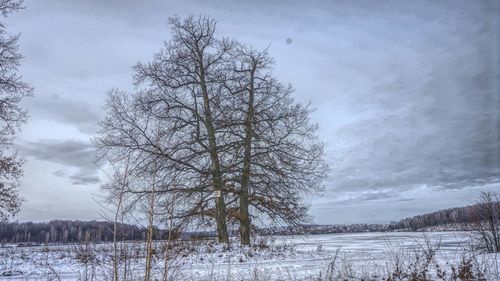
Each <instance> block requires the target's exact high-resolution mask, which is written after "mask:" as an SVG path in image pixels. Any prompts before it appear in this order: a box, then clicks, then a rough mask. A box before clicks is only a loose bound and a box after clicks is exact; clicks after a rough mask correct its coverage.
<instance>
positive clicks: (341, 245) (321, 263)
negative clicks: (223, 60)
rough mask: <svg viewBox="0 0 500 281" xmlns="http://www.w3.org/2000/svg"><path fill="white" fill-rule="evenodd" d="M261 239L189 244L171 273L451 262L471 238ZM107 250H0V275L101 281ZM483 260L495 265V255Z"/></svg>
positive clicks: (275, 276)
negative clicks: (255, 243) (252, 243)
mask: <svg viewBox="0 0 500 281" xmlns="http://www.w3.org/2000/svg"><path fill="white" fill-rule="evenodd" d="M266 240H267V244H268V245H269V248H267V247H262V248H248V247H239V246H234V247H232V250H230V251H228V250H225V249H223V248H222V247H221V246H219V245H216V244H214V243H210V242H206V241H205V242H200V241H197V242H189V243H188V244H186V245H185V248H186V250H185V251H184V252H183V254H181V255H178V257H177V259H176V261H175V262H174V263H172V265H171V271H172V272H174V271H175V272H176V273H175V274H176V275H177V276H181V277H182V279H183V280H211V279H220V278H223V279H224V280H228V279H229V280H233V279H234V280H251V279H252V274H253V275H255V276H267V277H266V279H268V280H269V281H270V280H289V279H296V280H307V279H308V278H312V277H313V276H318V275H319V274H321V272H323V271H325V270H326V269H327V268H328V266H329V264H330V263H331V262H332V261H333V260H336V262H337V263H339V264H341V265H342V266H346V265H348V266H349V267H351V268H353V270H355V271H366V272H368V271H372V270H374V269H375V270H382V269H383V268H387V267H388V266H389V265H390V264H391V262H394V261H393V260H392V259H394V258H395V257H406V258H407V257H409V256H411V255H413V254H415V253H419V252H422V251H425V250H426V249H428V248H429V246H430V247H431V248H433V249H436V250H437V252H436V260H437V261H438V262H439V263H447V262H451V261H456V260H459V259H460V258H461V257H462V255H463V253H464V250H466V249H469V248H470V243H471V235H470V233H467V232H430V233H418V232H391V233H345V234H323V235H321V234H320V235H309V236H277V237H275V238H266ZM158 243H160V242H158ZM134 245H139V248H138V249H139V250H136V252H143V251H141V249H143V248H140V247H143V245H144V244H138V243H135V244H134ZM110 246H111V245H110V244H100V245H94V246H93V247H92V249H91V250H90V252H92V253H95V255H96V256H97V260H98V261H99V262H98V263H97V265H92V264H89V263H88V262H82V261H81V260H78V259H77V258H75V257H77V256H78V255H79V254H80V255H81V252H82V251H84V250H85V249H83V247H82V246H75V245H71V246H70V245H68V246H60V245H59V246H58V245H54V246H49V247H44V246H40V247H31V248H13V249H12V248H11V249H6V248H4V249H2V250H1V260H0V267H1V268H0V272H9V271H11V272H13V273H18V274H19V275H17V276H0V279H1V280H40V279H42V280H44V279H45V277H44V276H48V275H50V274H52V275H57V277H58V278H60V279H61V280H85V278H84V277H88V274H89V272H91V274H94V275H95V276H96V277H95V278H96V279H94V280H104V279H103V278H105V276H109V274H110V272H111V271H110V260H111V251H110ZM142 254H143V253H142ZM488 258H489V260H490V261H492V260H493V261H495V262H496V261H497V257H496V256H494V257H493V258H492V257H491V256H488ZM496 264H498V263H496ZM162 265H163V263H162V261H161V258H158V259H157V261H156V266H154V267H153V270H156V272H157V274H159V272H161V271H162V270H161V266H162ZM44 267H47V268H44ZM89 270H90V271H89ZM143 270H144V258H143V256H137V257H136V258H134V260H133V261H132V262H130V264H129V271H130V272H135V274H136V276H140V275H141V274H142V271H143ZM249 273H251V274H250V275H249ZM84 274H85V275H84ZM181 277H179V278H181ZM46 279H49V278H48V277H47V278H46ZM55 280H57V279H55Z"/></svg>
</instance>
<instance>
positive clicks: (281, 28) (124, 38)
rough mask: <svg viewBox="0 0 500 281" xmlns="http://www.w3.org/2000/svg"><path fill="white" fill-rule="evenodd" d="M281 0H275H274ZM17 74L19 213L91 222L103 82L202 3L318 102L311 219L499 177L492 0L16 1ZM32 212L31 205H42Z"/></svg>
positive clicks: (228, 31)
mask: <svg viewBox="0 0 500 281" xmlns="http://www.w3.org/2000/svg"><path fill="white" fill-rule="evenodd" d="M285 3H286V4H285ZM25 6H26V9H25V10H23V11H21V12H20V13H18V14H17V15H14V16H12V17H11V18H10V19H9V22H8V28H9V29H10V30H12V31H15V32H20V33H21V39H20V45H21V52H22V54H23V55H24V56H25V59H24V60H23V63H22V68H21V73H22V74H23V76H24V78H25V80H26V81H28V82H30V84H32V85H33V86H34V87H35V97H34V98H32V99H30V100H29V101H27V102H26V104H25V106H26V107H27V109H28V110H29V111H30V114H31V118H30V120H29V124H28V125H27V126H26V127H25V128H24V131H23V134H22V135H21V136H20V138H19V139H18V150H19V153H20V154H22V155H23V156H24V157H25V158H26V159H27V160H28V163H27V166H26V168H25V179H24V183H23V186H22V193H23V195H24V197H25V198H26V202H25V204H24V209H23V211H22V212H21V214H20V216H19V218H20V219H21V220H48V219H51V218H80V219H91V218H97V216H98V209H99V207H98V206H97V204H96V203H95V202H94V201H93V200H92V194H93V193H98V187H99V184H100V183H102V182H103V181H105V180H106V177H105V175H104V174H103V173H102V171H101V170H100V169H101V168H100V165H98V164H96V163H94V160H95V158H94V152H93V149H92V147H91V145H90V139H91V138H92V136H93V135H94V133H95V132H96V131H97V129H98V125H97V122H98V121H99V119H100V118H101V117H102V109H101V105H102V103H103V100H104V98H105V93H106V92H107V91H108V90H110V89H111V88H113V87H119V88H121V89H132V88H133V86H132V83H131V82H132V81H131V80H132V79H131V75H132V69H131V66H132V65H134V64H135V63H136V62H138V61H149V60H150V59H151V58H152V56H153V54H154V53H155V52H156V51H158V50H159V49H160V47H161V46H162V44H163V42H164V41H165V40H168V38H169V29H168V26H167V18H168V17H170V16H174V15H179V16H187V15H191V14H193V15H198V14H207V15H210V16H212V17H213V18H215V19H216V20H217V21H218V34H219V35H223V36H227V37H232V38H237V39H238V40H241V41H243V42H246V43H248V44H250V45H254V46H255V47H259V48H264V47H267V46H269V45H270V48H269V52H270V54H271V55H272V56H273V57H274V58H275V61H276V73H277V75H278V77H279V78H280V79H281V80H282V81H283V82H290V83H292V84H293V86H294V87H295V89H296V95H297V98H298V99H299V100H301V101H303V102H308V101H311V103H312V105H313V107H315V108H317V110H316V112H315V113H314V116H313V119H314V121H315V122H317V123H319V126H320V133H321V136H322V138H323V139H324V141H325V146H326V150H327V159H328V160H329V162H330V164H331V166H332V167H333V171H332V176H331V177H330V178H329V179H328V182H327V186H326V188H327V190H326V192H325V193H324V194H323V196H320V197H315V198H310V199H309V200H310V202H311V210H312V213H313V215H314V216H315V217H316V222H318V223H347V222H388V221H390V220H394V219H398V218H400V217H404V216H407V215H413V214H417V213H422V212H425V211H430V210H434V209H437V208H444V207H450V206H455V205H465V204H469V203H471V202H472V201H473V200H474V197H475V196H476V195H477V194H478V193H479V192H480V191H482V190H495V189H499V188H500V183H499V181H500V178H499V176H500V70H499V66H500V39H499V34H500V22H499V18H500V4H499V3H498V1H494V0H491V1H486V0H485V1H376V2H374V1H316V2H314V3H307V4H306V3H305V2H303V1H287V2H278V1H249V2H248V1H210V3H208V2H205V1H178V2H174V1H147V2H146V1H34V0H33V1H26V2H25ZM40 210H42V211H40Z"/></svg>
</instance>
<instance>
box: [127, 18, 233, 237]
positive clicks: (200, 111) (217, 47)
mask: <svg viewBox="0 0 500 281" xmlns="http://www.w3.org/2000/svg"><path fill="white" fill-rule="evenodd" d="M170 23H171V26H172V40H171V41H170V42H169V43H167V44H166V45H165V48H164V49H163V50H162V51H161V52H160V53H158V54H156V56H155V58H154V60H153V61H152V62H150V63H148V64H142V63H139V64H138V65H137V66H136V68H135V69H136V76H135V78H136V83H137V85H147V86H149V87H150V88H152V89H154V91H155V92H158V93H161V96H162V98H161V99H157V100H151V99H148V102H149V103H155V102H158V101H160V102H162V103H164V110H165V111H167V110H168V111H170V112H165V113H166V114H167V115H168V118H170V119H171V120H172V121H173V122H174V123H175V127H174V128H172V132H178V131H179V130H180V129H182V130H183V131H186V132H187V133H188V134H192V135H193V137H189V138H188V139H189V140H191V139H192V140H193V142H192V143H191V145H192V146H195V145H197V146H199V147H200V148H202V150H201V151H196V152H195V154H201V155H203V154H206V155H207V156H208V159H209V161H210V165H209V173H210V177H211V186H212V189H213V192H214V195H215V199H214V200H215V212H214V217H215V221H216V225H217V236H218V240H219V242H221V243H229V238H228V232H227V224H226V202H225V198H224V195H225V191H224V165H223V163H221V161H222V159H221V155H220V153H221V152H220V141H221V139H223V136H222V135H221V134H220V132H221V130H219V128H218V126H220V125H221V124H220V122H219V121H220V120H221V119H220V118H219V117H220V116H221V114H222V113H223V111H224V110H223V109H221V108H220V105H221V103H220V102H218V101H220V100H222V99H223V98H224V96H223V95H224V93H223V92H221V91H220V90H221V83H220V79H221V77H223V75H222V74H221V72H222V71H224V69H223V67H222V66H223V64H224V61H225V60H226V59H227V57H228V51H229V50H230V49H231V48H232V46H233V43H232V42H231V41H229V40H218V39H217V38H215V37H214V32H215V26H216V23H215V21H214V20H211V19H208V18H205V17H199V18H194V17H189V18H187V19H185V20H180V19H178V18H172V19H171V20H170ZM166 97H168V99H165V98H166ZM172 109H173V110H172ZM171 113H176V114H177V116H176V115H174V116H172V114H171ZM174 119H176V120H174ZM181 134H184V132H181ZM187 149H189V148H187ZM204 173H205V172H204Z"/></svg>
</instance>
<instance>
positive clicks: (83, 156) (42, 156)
mask: <svg viewBox="0 0 500 281" xmlns="http://www.w3.org/2000/svg"><path fill="white" fill-rule="evenodd" d="M18 149H19V152H20V154H21V155H22V156H25V157H28V158H31V159H36V160H39V161H47V162H52V163H55V164H59V165H62V166H64V168H63V169H58V170H56V171H54V172H53V173H52V174H53V175H54V176H56V177H63V178H68V179H70V180H71V183H72V184H74V185H88V184H97V183H99V182H100V180H99V177H98V176H97V171H98V169H99V166H100V164H99V163H98V162H96V156H95V150H94V148H93V147H92V145H91V144H90V143H85V142H82V141H77V140H65V141H62V142H60V141H54V140H42V141H38V142H27V143H25V144H21V145H18ZM68 168H74V169H75V170H76V172H71V171H70V170H69V169H68Z"/></svg>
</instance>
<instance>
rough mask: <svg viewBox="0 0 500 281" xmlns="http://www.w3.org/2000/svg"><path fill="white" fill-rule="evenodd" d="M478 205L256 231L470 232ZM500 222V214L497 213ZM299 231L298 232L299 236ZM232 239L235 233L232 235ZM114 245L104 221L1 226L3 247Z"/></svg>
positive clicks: (141, 235) (141, 231)
mask: <svg viewBox="0 0 500 281" xmlns="http://www.w3.org/2000/svg"><path fill="white" fill-rule="evenodd" d="M478 206H479V205H478V204H476V205H470V206H465V207H457V208H450V209H444V210H439V211H436V212H433V213H428V214H423V215H418V216H413V217H409V218H405V219H402V220H400V221H399V222H393V223H391V224H355V225H304V226H302V227H299V229H297V228H287V227H277V228H266V229H258V230H257V229H255V232H258V233H260V234H263V235H287V234H294V233H303V234H322V233H323V234H325V233H346V232H368V231H401V230H411V231H418V230H422V229H425V228H432V227H437V226H442V225H456V226H457V227H456V229H467V225H468V224H471V223H473V222H474V221H475V219H476V210H477V208H478ZM497 219H498V220H500V213H498V218H497ZM297 230H298V232H297ZM146 233H147V229H146V228H145V227H140V226H136V225H131V224H123V223H120V224H118V225H117V236H116V237H117V240H120V241H134V240H142V241H144V240H145V238H146ZM154 233H155V235H154V238H153V239H156V240H158V239H163V238H164V237H165V235H166V233H165V231H164V230H161V229H156V230H155V231H154ZM230 233H231V234H232V235H235V234H237V233H236V231H230ZM213 235H214V233H213V232H185V233H183V234H182V236H184V237H192V236H197V237H206V236H213ZM110 241H113V223H112V222H103V221H68V220H53V221H50V222H48V223H47V222H42V223H33V222H22V223H19V222H11V223H0V243H3V244H5V243H82V242H110Z"/></svg>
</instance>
